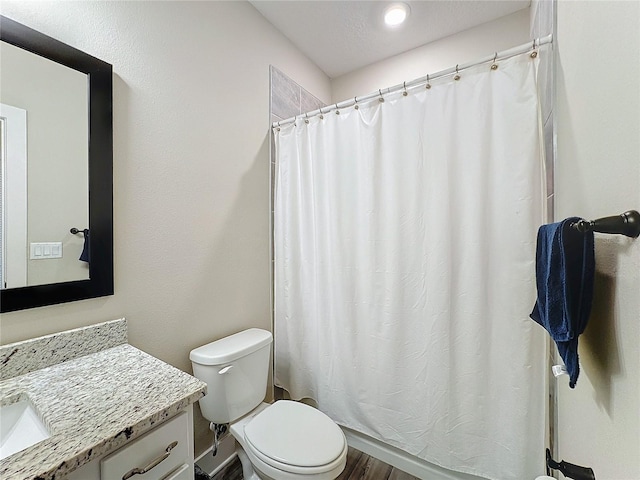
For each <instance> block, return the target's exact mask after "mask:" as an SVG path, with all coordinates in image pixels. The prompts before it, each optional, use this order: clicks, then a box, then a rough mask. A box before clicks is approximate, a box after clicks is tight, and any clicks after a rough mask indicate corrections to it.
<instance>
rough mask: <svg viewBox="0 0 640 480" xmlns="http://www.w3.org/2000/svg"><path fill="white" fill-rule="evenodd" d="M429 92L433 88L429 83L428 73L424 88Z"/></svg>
mask: <svg viewBox="0 0 640 480" xmlns="http://www.w3.org/2000/svg"><path fill="white" fill-rule="evenodd" d="M424 88H426V89H427V90H429V89H430V88H431V84H430V83H429V74H428V73H427V84H426V85H425V86H424Z"/></svg>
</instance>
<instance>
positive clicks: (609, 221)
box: [571, 210, 640, 238]
mask: <svg viewBox="0 0 640 480" xmlns="http://www.w3.org/2000/svg"><path fill="white" fill-rule="evenodd" d="M571 226H572V227H573V228H575V229H576V230H578V231H579V232H582V233H585V232H590V231H593V232H599V233H613V234H620V235H625V236H627V237H631V238H637V237H638V236H639V235H640V213H638V211H637V210H629V211H628V212H624V213H622V214H620V215H615V216H613V217H604V218H598V219H597V220H580V221H579V222H576V223H574V224H572V225H571Z"/></svg>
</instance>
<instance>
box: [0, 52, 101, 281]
mask: <svg viewBox="0 0 640 480" xmlns="http://www.w3.org/2000/svg"><path fill="white" fill-rule="evenodd" d="M0 67H1V68H0V85H1V86H2V88H0V101H1V102H2V103H5V104H8V105H12V106H14V107H18V108H22V109H24V110H26V111H27V138H28V150H27V163H28V169H27V171H28V180H27V183H28V184H27V206H28V212H27V217H28V230H27V234H28V238H27V242H28V243H30V242H62V243H63V257H62V258H56V259H46V260H29V259H28V260H27V285H41V284H45V283H54V282H66V281H71V280H83V279H86V278H89V267H88V265H87V263H85V262H81V261H79V260H78V257H80V254H81V252H82V247H83V238H82V236H81V235H72V234H71V233H69V229H70V228H71V227H77V228H80V229H84V228H86V227H88V222H89V196H88V192H89V183H88V178H89V176H88V175H89V172H88V163H87V159H88V144H87V135H88V126H89V118H88V115H87V76H86V75H85V74H84V73H81V72H77V71H76V70H72V69H71V68H68V67H65V66H63V65H59V64H57V63H54V62H52V61H50V60H47V59H45V58H42V57H40V56H38V55H35V54H33V53H30V52H27V51H26V50H23V49H21V48H17V47H14V46H13V45H9V44H7V43H4V42H3V43H2V44H1V45H0ZM9 208H11V206H10V205H9ZM25 248H28V246H25ZM27 258H28V257H27Z"/></svg>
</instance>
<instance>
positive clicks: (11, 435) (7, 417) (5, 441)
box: [0, 396, 51, 460]
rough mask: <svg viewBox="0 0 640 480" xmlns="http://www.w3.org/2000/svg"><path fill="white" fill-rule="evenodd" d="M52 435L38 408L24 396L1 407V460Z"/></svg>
mask: <svg viewBox="0 0 640 480" xmlns="http://www.w3.org/2000/svg"><path fill="white" fill-rule="evenodd" d="M50 436H51V434H50V433H49V430H47V427H46V426H45V425H44V423H42V420H41V419H40V415H38V412H37V410H36V408H35V407H34V406H33V404H32V403H31V402H30V401H29V399H27V398H25V397H24V396H22V398H21V399H20V400H19V401H17V402H14V403H11V404H8V405H3V406H1V407H0V460H2V459H3V458H6V457H8V456H9V455H13V454H14V453H16V452H19V451H20V450H24V449H25V448H27V447H30V446H32V445H35V444H36V443H38V442H41V441H42V440H46V439H47V438H49V437H50Z"/></svg>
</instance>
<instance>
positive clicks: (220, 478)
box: [212, 447, 418, 480]
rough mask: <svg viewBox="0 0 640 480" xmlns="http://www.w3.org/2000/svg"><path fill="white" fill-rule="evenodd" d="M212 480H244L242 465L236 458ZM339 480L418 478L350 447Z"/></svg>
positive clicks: (407, 479) (411, 479)
mask: <svg viewBox="0 0 640 480" xmlns="http://www.w3.org/2000/svg"><path fill="white" fill-rule="evenodd" d="M212 480H242V465H240V460H238V458H237V457H236V458H235V460H234V461H233V462H231V463H230V464H229V465H227V467H226V468H225V469H224V470H222V471H221V472H219V473H218V474H217V475H215V476H214V477H212ZM337 480H418V479H417V477H414V476H412V475H409V474H408V473H405V472H403V471H402V470H398V469H397V468H394V467H392V466H391V465H387V464H386V463H384V462H381V461H380V460H378V459H376V458H373V457H370V456H369V455H365V454H364V453H362V452H360V451H358V450H356V449H354V448H351V447H349V452H348V453H347V466H346V467H344V471H343V472H342V474H341V475H340V476H339V477H338V479H337Z"/></svg>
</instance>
